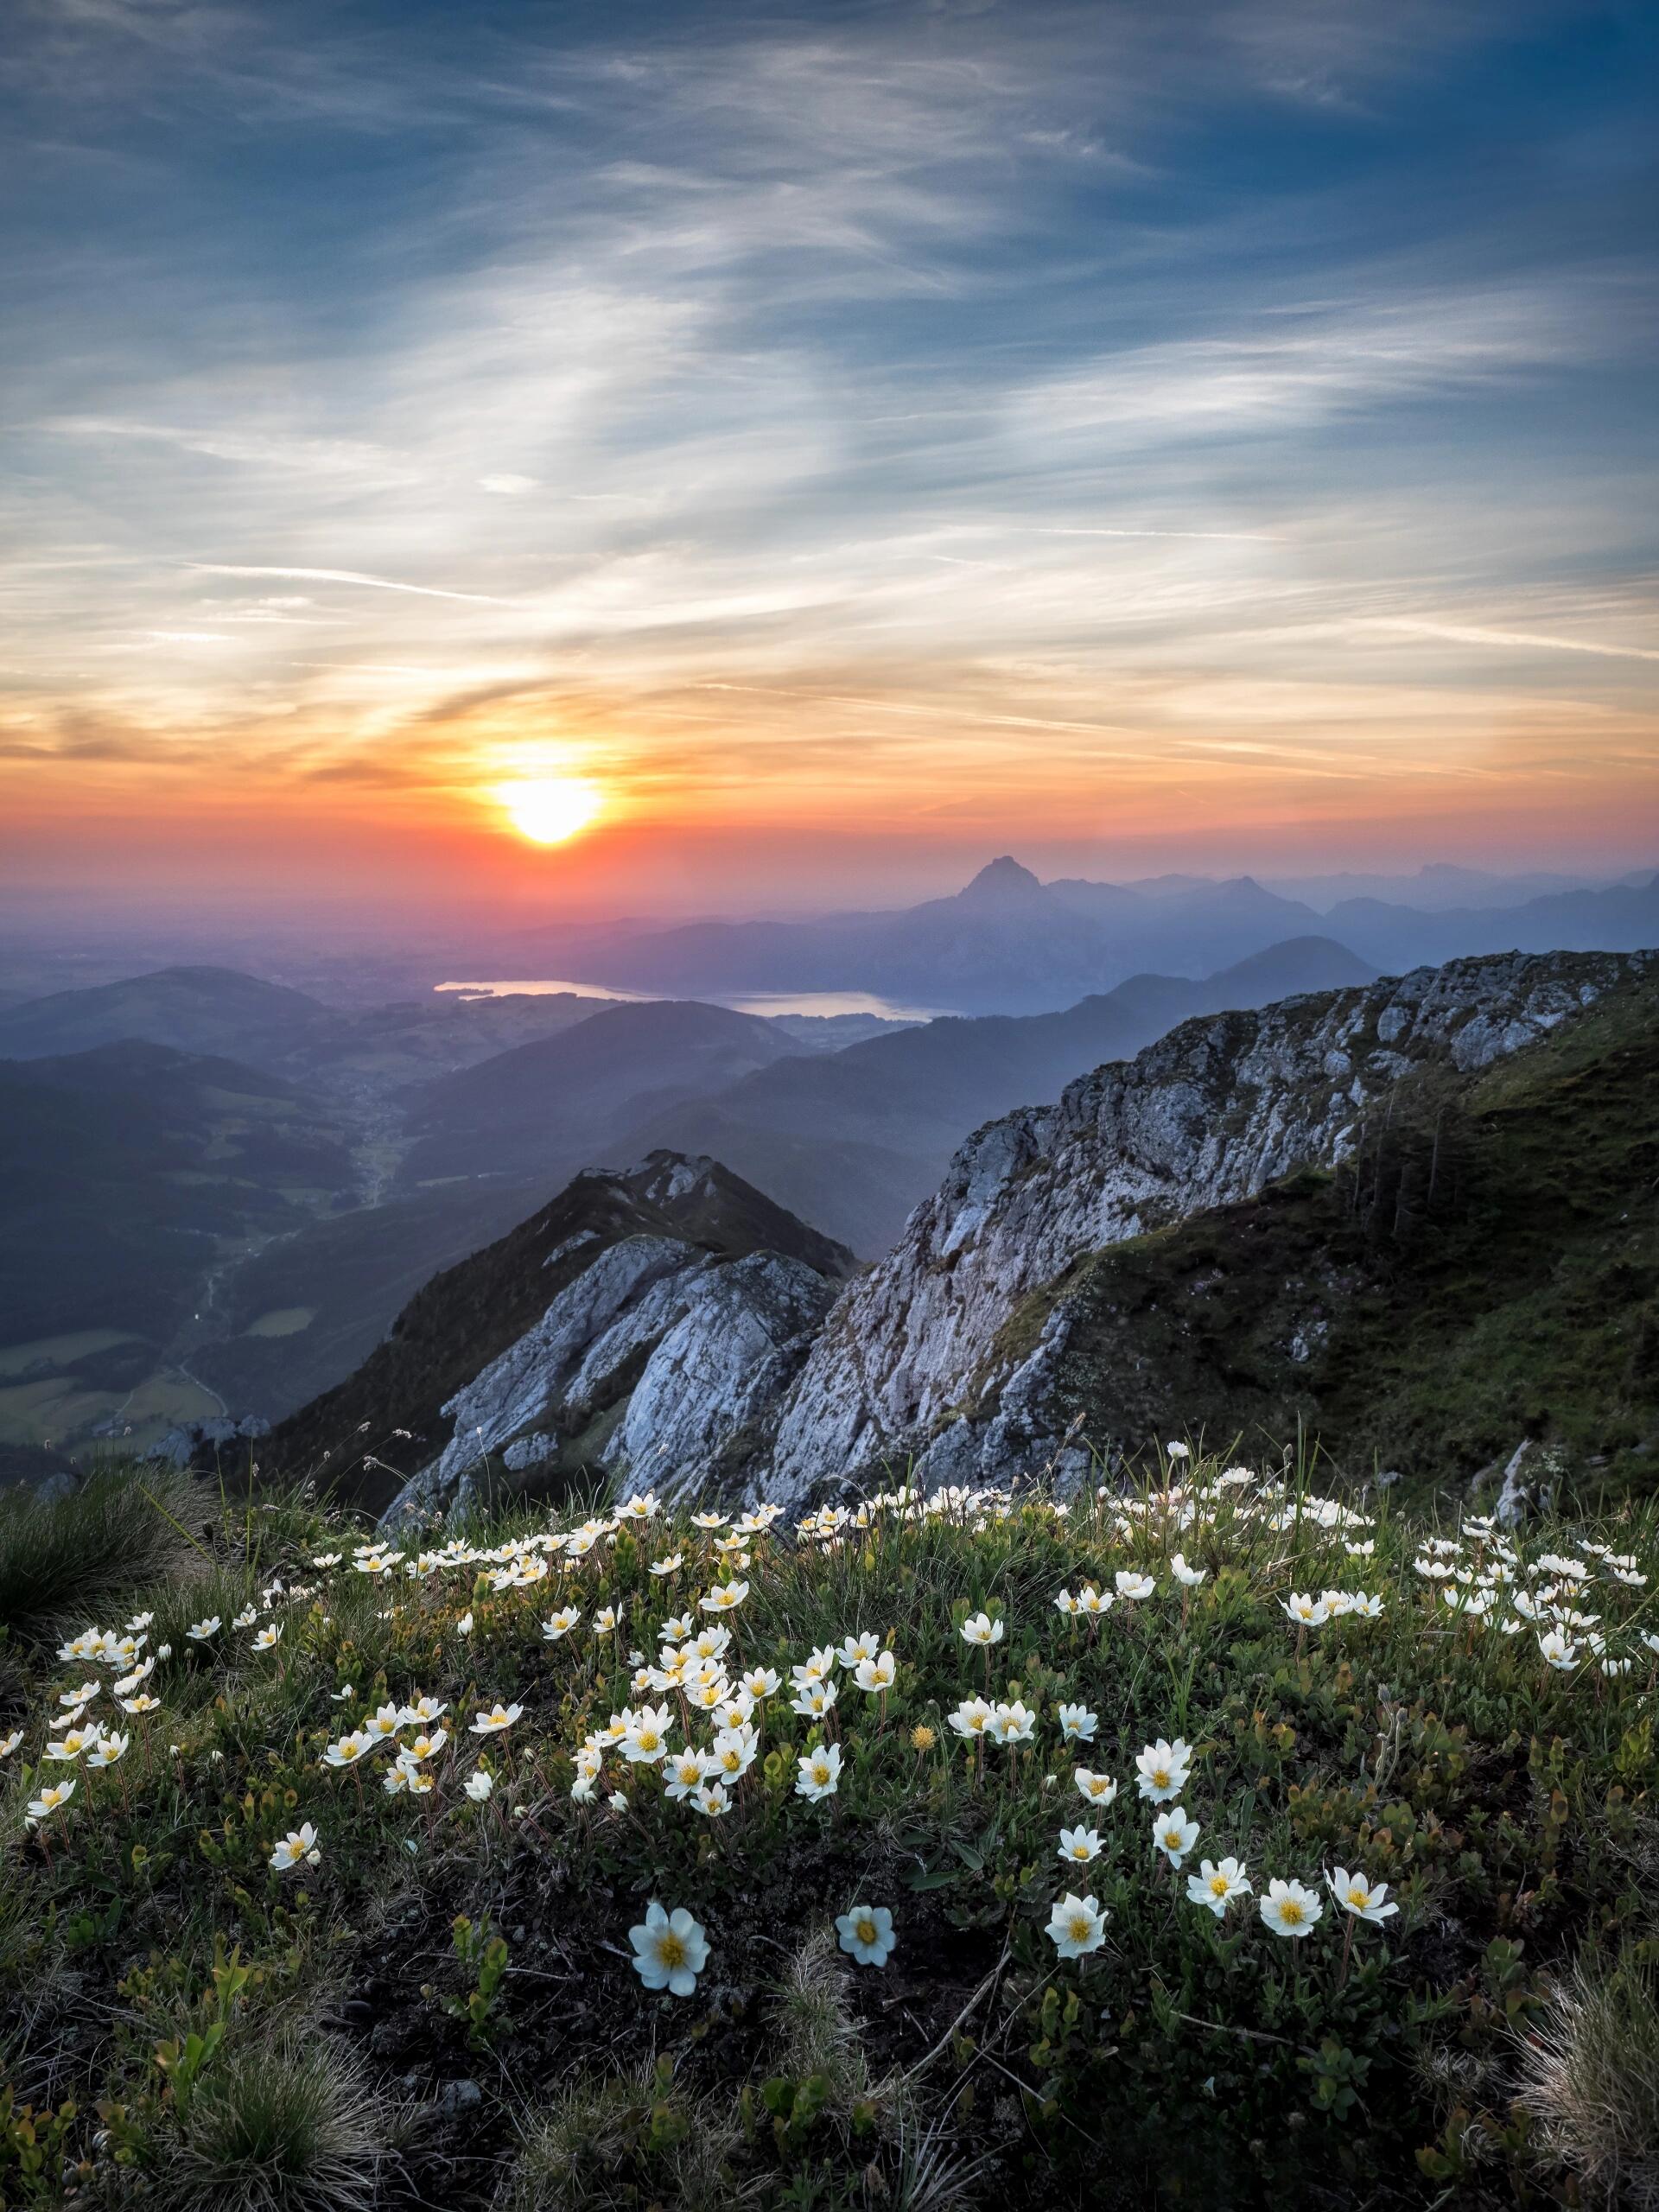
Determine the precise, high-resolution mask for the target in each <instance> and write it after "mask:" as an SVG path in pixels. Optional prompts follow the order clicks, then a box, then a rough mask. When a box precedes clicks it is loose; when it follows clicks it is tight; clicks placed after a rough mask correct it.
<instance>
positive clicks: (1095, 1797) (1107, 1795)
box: [1071, 1766, 1117, 1805]
mask: <svg viewBox="0 0 1659 2212" xmlns="http://www.w3.org/2000/svg"><path fill="white" fill-rule="evenodd" d="M1071 1779H1072V1780H1073V1782H1075V1783H1077V1788H1078V1789H1079V1790H1080V1791H1081V1793H1082V1794H1083V1796H1084V1797H1086V1798H1087V1799H1088V1801H1089V1802H1090V1804H1091V1805H1109V1804H1110V1803H1111V1802H1112V1800H1113V1798H1114V1797H1116V1795H1117V1784H1116V1783H1115V1782H1114V1781H1113V1779H1112V1777H1111V1776H1110V1775H1109V1774H1093V1773H1091V1772H1090V1770H1089V1769H1088V1768H1087V1767H1086V1766H1079V1767H1074V1768H1073V1769H1072V1770H1071Z"/></svg>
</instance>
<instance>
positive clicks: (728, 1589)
mask: <svg viewBox="0 0 1659 2212" xmlns="http://www.w3.org/2000/svg"><path fill="white" fill-rule="evenodd" d="M748 1594H749V1586H748V1584H747V1582H716V1583H715V1586H714V1588H713V1589H712V1590H711V1591H710V1592H709V1594H708V1596H707V1597H706V1598H699V1599H698V1600H697V1603H698V1605H700V1606H701V1607H702V1611H704V1612H705V1613H729V1612H733V1611H735V1610H736V1609H737V1607H738V1606H739V1605H741V1604H742V1603H743V1600H744V1599H746V1598H747V1596H748Z"/></svg>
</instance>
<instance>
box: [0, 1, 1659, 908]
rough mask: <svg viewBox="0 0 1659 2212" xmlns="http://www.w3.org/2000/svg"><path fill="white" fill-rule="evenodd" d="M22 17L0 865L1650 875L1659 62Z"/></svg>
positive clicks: (858, 875) (384, 22)
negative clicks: (525, 797)
mask: <svg viewBox="0 0 1659 2212" xmlns="http://www.w3.org/2000/svg"><path fill="white" fill-rule="evenodd" d="M12 20H13V21H14V22H16V21H18V20H21V24H22V31H21V35H18V36H15V37H13V38H11V39H10V40H9V41H8V47H7V52H6V54H5V57H4V59H3V61H0V101H3V106H4V111H5V114H6V118H7V122H8V128H7V130H6V132H5V144H6V149H7V150H6V152H5V154H4V156H3V159H4V189H5V192H6V197H7V215H6V220H5V226H4V234H3V238H4V244H3V270H0V275H3V280H4V281H3V285H0V316H3V321H4V332H3V345H4V353H5V358H6V359H7V361H8V362H9V364H10V372H9V374H8V377H7V397H6V400H5V404H4V407H3V410H0V530H3V541H0V626H3V632H4V640H3V645H0V777H3V778H4V779H5V781H6V783H7V784H8V785H11V787H12V789H13V792H14V796H15V801H16V804H15V807H14V808H13V809H12V810H10V811H11V812H12V817H13V820H14V823H16V824H18V825H21V826H20V827H19V828H18V829H17V831H16V837H17V840H18V842H16V843H15V844H14V845H13V846H12V847H11V848H10V849H8V848H7V847H6V845H5V844H4V842H3V838H4V834H5V833H4V832H3V830H0V858H3V859H6V860H8V861H10V864H11V865H13V866H16V867H27V868H31V869H35V870H36V871H40V870H46V871H48V872H50V871H53V870H55V871H56V874H55V876H54V880H62V879H63V877H64V874H65V871H66V870H67V871H68V872H69V873H70V874H73V868H74V867H75V865H76V861H75V858H74V855H76V854H77V853H78V852H87V853H91V852H96V853H97V854H98V855H100V856H104V857H105V858H106V857H107V856H108V855H110V854H111V853H113V854H115V855H122V853H123V825H137V828H135V829H133V830H132V831H131V832H130V836H132V837H134V838H137V839H138V841H139V842H142V843H143V850H144V852H145V853H147V854H149V855H152V856H155V857H156V860H157V862H158V864H160V862H161V861H166V863H167V864H168V865H172V864H175V862H176V860H177V859H178V857H179V856H180V855H184V854H188V852H190V851H191V850H192V849H193V845H192V840H193V838H195V839H198V840H200V839H205V838H209V837H210V838H211V840H212V842H213V845H214V847H215V849H233V850H235V851H236V852H238V854H246V853H257V855H259V858H260V866H261V868H263V869H264V871H265V872H266V874H269V877H270V881H271V882H272V884H273V885H275V884H277V883H280V882H281V881H283V880H288V876H285V874H284V870H287V871H288V872H289V875H293V873H294V855H295V853H296V850H298V849H300V844H296V840H298V841H300V843H301V844H304V845H305V846H306V849H312V850H315V851H321V852H326V853H327V854H328V855H340V854H349V853H355V854H357V855H359V859H360V861H361V864H362V866H363V868H364V871H365V882H367V881H374V882H378V881H381V880H385V881H391V880H395V879H397V876H398V874H399V871H400V870H404V871H406V870H407V869H408V868H412V867H415V866H416V865H423V864H424V861H423V859H422V856H423V855H425V856H427V858H429V857H430V856H431V855H432V854H434V853H437V852H439V851H440V850H442V853H444V854H446V855H448V858H447V860H446V861H445V862H444V864H445V865H453V866H454V867H456V868H461V869H462V870H463V871H464V870H466V869H468V868H472V869H475V868H476V867H477V865H478V860H477V853H478V851H480V850H487V849H488V841H489V840H490V839H491V838H493V837H497V836H499V810H498V809H494V808H493V799H492V797H491V794H492V793H493V791H494V790H495V789H496V787H497V786H498V785H499V782H500V781H501V779H504V778H513V777H518V776H521V775H530V776H537V775H543V774H549V775H559V774H575V775H581V776H583V777H586V778H589V779H594V781H595V782H596V783H597V785H599V786H600V787H601V788H602V789H603V791H605V792H606V793H607V798H608V806H607V816H606V820H605V823H604V824H603V825H602V827H601V832H600V833H599V834H598V835H597V836H595V837H594V838H593V839H592V840H591V841H590V845H591V850H590V851H589V852H588V855H587V856H586V857H585V858H584V859H583V860H582V861H581V862H580V863H578V862H577V861H575V859H574V858H573V857H572V856H569V855H567V856H566V857H565V859H564V860H563V862H562V863H561V865H562V866H563V868H564V870H565V877H564V880H566V881H567V882H568V883H569V886H570V887H572V893H573V895H575V891H577V890H580V891H581V892H582V895H584V896H591V895H593V894H594V890H595V887H596V886H597V885H598V883H599V882H600V880H601V878H602V877H605V875H606V871H607V870H608V871H609V878H608V879H607V880H613V882H614V883H615V885H616V887H617V888H618V890H619V893H620V892H621V891H622V890H624V889H626V891H628V892H629V893H631V894H633V893H638V891H639V888H640V887H641V886H642V885H643V884H645V882H647V881H649V883H651V884H652V885H654V886H656V887H658V888H659V889H660V890H662V893H663V896H664V899H667V901H668V902H669V903H672V901H673V899H683V900H684V901H687V902H690V903H692V904H702V903H706V902H707V896H708V890H709V884H710V883H711V882H714V881H719V882H722V883H724V882H728V881H729V880H730V879H731V872H732V870H733V869H734V868H736V869H737V870H739V871H740V873H741V872H743V871H747V874H746V875H745V876H744V880H745V881H748V880H752V881H753V889H754V893H755V895H756V896H757V897H760V896H765V897H768V898H772V899H776V898H777V897H779V896H780V895H782V894H783V892H784V890H785V887H787V886H790V885H798V886H799V887H801V891H802V895H803V896H805V895H810V896H812V897H813V898H815V899H822V898H823V896H825V895H827V893H828V892H829V890H830V889H831V888H832V887H833V886H834V885H835V884H836V883H842V882H845V883H847V884H848V885H849V887H854V888H856V889H857V890H858V891H859V892H860V893H861V894H864V893H868V889H869V887H871V885H872V883H873V882H874V881H875V880H877V879H878V878H880V877H881V876H883V875H884V874H886V873H887V872H890V871H891V869H892V868H893V867H894V866H895V865H902V866H903V867H904V868H907V869H909V870H910V871H911V874H912V875H913V876H914V877H915V878H916V880H918V881H923V880H925V881H926V882H930V883H931V882H932V881H934V880H941V881H942V880H946V879H949V878H950V877H952V876H954V875H955V874H957V873H958V872H959V870H960V867H961V866H962V865H963V862H964V861H966V860H967V859H968V858H969V857H970V856H972V855H976V854H980V853H982V852H983V850H984V849H986V847H987V842H989V844H990V846H991V848H992V849H1000V846H1001V844H1002V843H1004V842H1009V841H1010V840H1011V839H1013V838H1014V837H1017V839H1018V842H1019V843H1020V850H1021V851H1022V852H1023V853H1026V854H1027V855H1028V856H1030V857H1033V859H1035V860H1036V861H1038V863H1039V864H1041V862H1042V861H1043V860H1044V859H1045V857H1046V858H1049V859H1052V861H1054V863H1055V864H1056V865H1075V864H1077V862H1078V861H1083V862H1084V863H1085V864H1088V865H1090V866H1092V867H1096V868H1099V869H1101V870H1103V871H1104V870H1109V869H1110V868H1113V867H1123V868H1139V867H1141V866H1142V865H1143V864H1147V865H1149V864H1154V863H1160V862H1163V861H1170V860H1175V859H1187V858H1196V859H1198V860H1199V861H1202V862H1205V863H1206V864H1207V863H1211V862H1213V863H1215V864H1218V865H1229V866H1231V865H1236V864H1238V865H1243V864H1255V865H1262V866H1271V865H1277V864H1280V863H1282V862H1284V861H1293V860H1295V859H1299V858H1307V859H1312V858H1315V857H1317V858H1318V859H1319V860H1320V861H1324V860H1325V859H1327V858H1331V857H1335V858H1338V859H1340V858H1343V857H1348V856H1351V857H1353V858H1356V859H1362V860H1366V861H1369V860H1371V859H1374V858H1378V857H1383V858H1388V857H1395V858H1402V859H1412V858H1430V857H1436V856H1442V855H1446V856H1469V857H1479V856H1480V855H1482V854H1490V855H1492V856H1494V857H1498V858H1507V857H1521V856H1523V855H1524V856H1526V857H1529V858H1536V859H1549V858H1556V859H1571V860H1573V861H1579V862H1582V861H1584V860H1586V858H1588V857H1592V856H1594V855H1599V854H1605V856H1606V857H1607V858H1608V859H1609V860H1610V861H1618V862H1620V863H1626V862H1633V861H1637V860H1640V859H1643V858H1648V857H1651V856H1652V855H1653V850H1654V842H1655V841H1654V836H1653V832H1654V829H1655V826H1656V823H1655V811H1654V800H1655V797H1656V789H1659V779H1656V776H1655V736H1656V718H1655V713H1654V693H1655V677H1656V671H1659V623H1656V620H1655V592H1654V578H1655V569H1656V559H1655V556H1656V546H1655V537H1656V522H1655V514H1656V502H1655V499H1654V496H1653V493H1654V485H1653V460H1654V443H1655V441H1654V409H1653V404H1652V397H1651V391H1652V385H1653V354H1654V337H1655V314H1654V308H1655V287H1654V245H1653V241H1654V238H1655V237H1656V234H1659V226H1656V213H1659V209H1656V196H1659V195H1656V189H1655V156H1654V151H1653V149H1654V145H1655V143H1656V132H1655V129H1654V124H1655V118H1656V99H1655V94H1656V67H1655V62H1656V22H1659V16H1656V11H1654V10H1651V9H1648V8H1642V7H1637V6H1634V5H1631V6H1599V5H1594V4H1590V5H1577V6H1542V5H1529V4H1526V3H1525V0H1520V4H1508V5H1503V6H1487V5H1484V4H1483V5H1475V4H1459V0H1449V4H1439V5H1425V4H1418V0H1398V4H1393V5H1390V6H1389V7H1386V8H1377V7H1375V6H1371V7H1363V8H1362V7H1344V6H1339V5H1331V4H1325V5H1315V4H1311V0H1307V3H1304V0H1268V4H1247V0H1240V3H1239V4H1235V5H1228V6H1211V5H1205V6H1198V5H1193V6H1185V7H1183V6H1179V5H1178V6H1175V7H1173V8H1164V9H1160V10H1156V11H1152V10H1143V9H1141V8H1139V7H1135V6H1122V7H1119V6H1113V5H1105V6H1102V5H1090V6H1067V7H1051V6H1047V5H1045V4H1043V0H1033V4H1029V5H1021V6H1018V7H1015V6H1012V5H995V4H990V5H979V4H964V5H950V4H937V5H914V6H912V5H908V4H905V3H904V0H897V4H886V5H879V6H877V5H871V6H844V7H795V8H789V9H779V8H772V7H767V8H761V7H758V6H750V5H727V4H719V5H715V4H709V5H698V6H689V5H685V6H678V7H663V6H655V5H639V6H626V5H612V6H609V7H606V8H598V7H593V8H589V7H584V6H569V5H545V6H528V5H526V6H513V7H509V6H501V5H483V6H467V7H465V8H456V7H453V6H447V7H442V6H435V5H425V4H407V3H405V4H398V5H395V6H394V5H386V4H348V0H334V4H328V5H318V4H315V0H284V4H280V5H278V4H275V3H274V0H272V3H271V4H264V5H242V6H234V5H219V4H216V3H215V0H67V4H52V5H31V4H29V0H25V4H24V5H23V6H22V9H21V10H16V9H14V11H13V17H12ZM1005 831H1006V832H1007V835H1006V836H1005V835H1004V834H1003V833H1004V832H1005ZM140 833H142V834H140ZM446 840H448V842H446ZM480 841H481V842H480ZM895 855H900V856H901V859H900V860H895ZM125 858H126V860H127V861H131V863H132V865H133V866H134V867H135V868H137V867H138V866H139V863H138V862H137V860H136V859H134V857H133V855H132V854H131V853H130V852H128V853H126V855H125ZM103 864H104V858H100V861H99V865H103ZM330 864H331V865H333V864H334V862H333V861H332V860H331V861H330ZM803 871H804V873H803ZM140 872H141V873H142V870H140ZM300 873H301V874H302V873H303V871H300ZM295 880H298V879H297V877H296V878H295Z"/></svg>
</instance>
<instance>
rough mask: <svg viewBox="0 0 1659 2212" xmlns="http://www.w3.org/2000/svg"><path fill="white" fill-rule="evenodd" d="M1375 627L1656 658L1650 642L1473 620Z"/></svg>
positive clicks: (1454, 639) (1461, 640) (1475, 641)
mask: <svg viewBox="0 0 1659 2212" xmlns="http://www.w3.org/2000/svg"><path fill="white" fill-rule="evenodd" d="M1375 627H1376V628H1377V629H1379V630H1395V631H1399V632H1402V633H1405V634H1408V635H1410V636H1412V637H1417V638H1444V639H1446V642H1447V643H1448V644H1449V645H1519V646H1521V647H1522V648H1524V649H1525V650H1527V651H1529V652H1531V651H1539V652H1552V653H1599V654H1602V655H1604V656H1605V658H1608V659H1610V660H1659V649H1656V648H1654V647H1652V646H1649V645H1606V644H1604V643H1603V642H1601V641H1600V640H1599V639H1592V638H1546V637H1541V636H1540V634H1539V633H1538V632H1537V631H1535V630H1490V629H1487V628H1484V626H1480V625H1478V624H1476V623H1472V622H1417V621H1405V620H1397V619H1396V620H1379V621H1377V623H1376V625H1375Z"/></svg>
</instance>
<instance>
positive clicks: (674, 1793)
mask: <svg viewBox="0 0 1659 2212" xmlns="http://www.w3.org/2000/svg"><path fill="white" fill-rule="evenodd" d="M658 1756H660V1754H659V1755H658ZM707 1773H708V1768H707V1766H706V1765H705V1764H704V1754H703V1753H702V1751H697V1750H696V1749H694V1748H693V1747H692V1746H691V1745H687V1746H686V1748H685V1749H684V1750H683V1751H671V1753H670V1754H669V1756H668V1758H666V1759H665V1760H664V1763H663V1777H664V1782H663V1787H664V1795H665V1796H669V1797H671V1798H672V1799H674V1800H675V1801H676V1802H679V1801H681V1800H683V1799H684V1798H687V1797H689V1796H690V1795H691V1793H692V1791H693V1790H694V1789H702V1784H703V1780H704V1777H706V1775H707Z"/></svg>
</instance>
